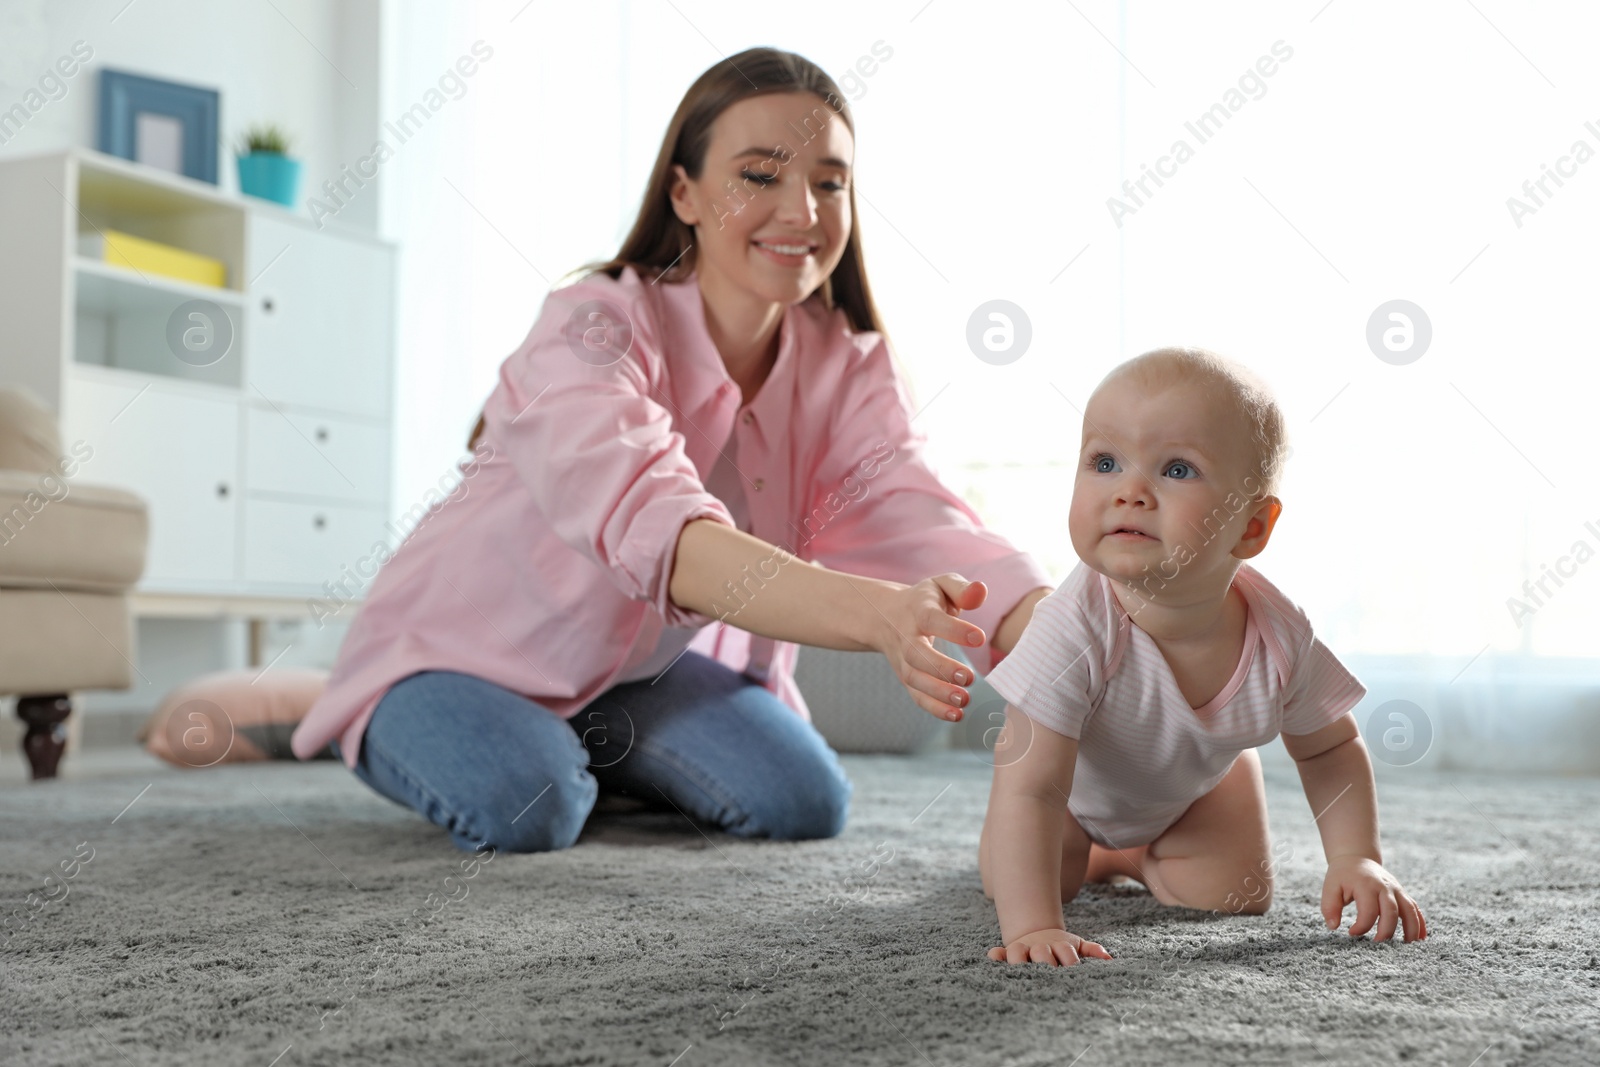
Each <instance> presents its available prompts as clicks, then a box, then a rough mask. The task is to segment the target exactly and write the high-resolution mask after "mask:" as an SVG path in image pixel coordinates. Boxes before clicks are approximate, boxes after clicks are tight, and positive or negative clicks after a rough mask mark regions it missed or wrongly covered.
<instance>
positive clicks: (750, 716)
mask: <svg viewBox="0 0 1600 1067" xmlns="http://www.w3.org/2000/svg"><path fill="white" fill-rule="evenodd" d="M336 744H337V742H336ZM355 773H356V776H357V777H359V778H360V779H361V780H362V781H363V782H365V783H367V785H369V786H371V787H372V788H373V789H374V790H375V791H376V792H378V793H379V794H381V795H383V796H386V797H388V798H389V799H390V800H393V801H395V802H396V803H398V804H402V805H404V806H405V807H408V808H412V809H413V810H415V811H417V812H419V813H420V814H422V815H423V816H425V817H426V818H428V819H429V820H431V821H432V822H434V823H436V824H438V825H439V826H442V827H444V828H445V829H446V830H448V831H449V832H450V838H451V840H452V841H454V842H455V844H456V846H457V847H458V848H461V849H464V850H467V851H471V850H473V849H475V848H478V847H479V846H481V845H484V844H491V845H493V846H494V847H495V848H496V849H498V850H502V851H510V852H544V851H549V850H552V849H558V848H567V847H569V846H570V845H572V844H573V843H574V842H575V841H576V840H577V839H578V833H579V831H581V830H582V829H583V824H584V821H585V820H586V819H587V818H588V816H589V812H590V810H591V809H592V808H593V807H594V803H595V799H596V797H597V796H598V794H599V790H600V789H602V788H604V789H607V790H616V791H618V792H620V793H624V794H628V795H631V796H633V797H635V798H636V799H638V800H641V801H643V802H645V803H646V804H648V805H650V806H652V807H657V808H662V809H665V810H672V809H673V808H676V809H677V810H679V811H681V812H682V813H684V814H685V815H687V816H690V817H692V818H694V819H697V820H700V821H702V822H705V823H709V824H711V825H712V826H714V827H716V828H718V829H721V830H724V831H726V832H727V833H730V834H734V835H736V836H739V837H772V838H784V839H800V838H818V837H832V836H834V835H835V834H838V833H839V832H840V831H841V830H843V829H844V823H845V818H846V815H847V814H848V812H849V807H850V796H851V793H852V792H853V791H854V786H853V785H852V784H851V782H850V780H849V778H847V777H846V776H845V772H844V768H843V766H841V765H840V763H839V757H838V755H837V754H836V753H835V752H834V751H833V749H831V748H829V747H828V743H827V742H826V741H824V740H823V738H822V735H821V734H819V733H817V731H816V728H815V727H813V726H812V725H811V724H810V723H808V722H806V721H805V720H804V719H802V718H801V717H800V716H798V715H796V714H795V713H794V712H793V711H792V710H791V709H790V708H789V707H788V705H786V704H784V703H783V702H782V701H780V700H779V699H778V698H777V697H775V696H773V695H772V693H770V692H768V691H767V690H766V689H765V688H763V687H762V686H760V685H759V684H757V683H756V682H754V681H752V680H751V679H749V678H748V677H746V676H744V675H742V674H740V673H738V672H737V671H734V670H731V669H730V668H728V667H725V666H723V665H722V664H721V663H718V662H716V661H715V660H712V659H709V658H707V657H705V656H702V655H700V654H699V653H696V652H686V653H684V655H683V656H682V658H680V659H679V660H678V662H677V663H675V664H673V666H671V667H670V668H668V670H667V671H666V673H664V674H662V675H661V676H660V677H659V678H658V679H657V680H656V681H655V682H654V683H653V684H652V683H651V682H650V681H648V680H646V681H642V682H627V683H624V684H622V685H617V686H613V687H612V688H611V689H609V690H608V691H606V692H605V693H604V694H602V695H601V696H599V697H598V698H596V699H595V700H594V701H593V702H591V703H590V704H589V705H588V706H586V707H585V708H584V709H583V710H582V711H580V712H579V713H578V714H577V715H575V716H573V717H572V718H571V719H563V718H562V717H561V716H559V715H557V714H555V713H554V712H553V711H551V710H549V709H548V708H546V707H544V706H543V705H541V704H538V703H536V702H534V701H532V700H529V699H528V698H527V697H524V696H521V695H520V694H517V693H513V692H511V691H510V690H508V689H503V688H501V687H500V686H498V685H495V684H494V683H493V682H488V681H485V680H484V679H482V678H478V677H476V676H474V675H470V674H462V673H459V672H456V671H437V670H432V671H422V672H419V673H417V674H412V675H409V676H407V677H405V678H402V679H401V680H400V681H398V682H396V683H395V684H394V685H392V686H390V687H389V690H388V691H387V692H386V693H385V694H384V695H383V697H382V699H380V700H379V701H378V706H377V707H376V708H375V709H374V711H373V714H372V719H371V721H370V722H368V724H367V729H366V732H365V734H364V735H363V737H362V741H361V752H360V754H359V757H358V759H357V762H356V768H355Z"/></svg>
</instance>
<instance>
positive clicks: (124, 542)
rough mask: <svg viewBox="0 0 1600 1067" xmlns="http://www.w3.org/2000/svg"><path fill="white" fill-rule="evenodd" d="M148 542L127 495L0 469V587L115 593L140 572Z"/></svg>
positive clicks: (138, 505)
mask: <svg viewBox="0 0 1600 1067" xmlns="http://www.w3.org/2000/svg"><path fill="white" fill-rule="evenodd" d="M149 540H150V518H149V511H148V508H147V506H146V504H145V502H144V500H143V498H141V497H140V496H138V495H137V494H135V493H130V492H128V491H127V490H125V489H113V488H111V487H109V486H101V485H80V484H77V483H75V482H73V481H71V480H69V479H66V478H62V477H59V476H58V474H56V473H53V472H46V473H39V472H34V471H20V470H0V586H6V587H12V586H28V587H34V588H44V589H49V588H50V586H51V583H52V582H53V583H55V585H57V586H59V587H62V588H69V587H70V588H77V589H87V590H94V591H99V592H120V591H122V590H125V589H127V588H128V587H129V586H131V585H133V584H134V583H135V582H137V581H138V580H139V576H140V575H142V574H143V573H144V565H145V555H146V546H147V545H148V543H149Z"/></svg>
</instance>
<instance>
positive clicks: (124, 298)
mask: <svg viewBox="0 0 1600 1067" xmlns="http://www.w3.org/2000/svg"><path fill="white" fill-rule="evenodd" d="M73 276H74V280H75V282H76V287H77V292H78V296H77V313H76V316H75V329H74V331H73V359H74V361H75V362H78V363H84V364H90V365H94V366H101V367H119V368H122V369H124V370H134V371H140V372H143V373H145V374H155V375H160V376H163V377H166V378H177V379H181V380H184V381H195V382H207V383H210V384H213V385H226V386H232V387H234V388H238V387H240V386H242V385H243V382H244V375H243V371H242V368H243V366H244V360H243V350H244V334H245V328H246V327H245V322H246V316H245V314H244V296H243V294H241V293H237V292H234V291H232V290H229V289H215V288H212V287H210V286H205V285H193V284H191V283H189V282H183V281H179V280H177V279H175V278H163V277H160V276H159V275H153V274H146V275H144V276H142V277H141V276H140V275H139V274H137V273H135V272H134V271H131V270H128V269H126V268H124V267H115V266H111V265H110V264H107V263H101V262H98V261H96V260H92V259H88V258H85V257H82V256H78V257H74V259H73ZM191 300H204V301H207V302H209V303H210V304H212V305H213V306H215V307H216V308H218V309H219V310H220V311H221V312H222V313H223V314H224V316H226V319H227V327H228V329H229V330H230V331H231V333H232V339H231V342H230V343H229V345H228V348H227V351H226V353H225V354H224V355H223V356H222V357H221V358H220V359H218V360H217V361H215V362H213V363H209V364H206V365H204V366H197V365H196V364H195V363H194V362H188V361H185V360H183V359H180V358H178V356H177V355H176V354H175V351H174V349H173V347H172V346H171V345H170V344H169V343H168V326H169V321H170V320H171V318H172V316H173V313H174V312H176V311H177V310H178V308H179V307H180V306H181V305H183V304H185V303H187V302H189V301H191ZM193 326H194V328H197V329H202V328H204V326H205V324H204V323H200V322H195V323H194V324H193ZM220 326H221V324H220V323H218V322H215V321H213V323H212V328H213V329H219V328H220ZM201 358H203V357H202V356H196V357H195V359H196V360H197V361H198V360H199V359H201Z"/></svg>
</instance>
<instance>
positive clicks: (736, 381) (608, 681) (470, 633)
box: [293, 49, 1053, 851]
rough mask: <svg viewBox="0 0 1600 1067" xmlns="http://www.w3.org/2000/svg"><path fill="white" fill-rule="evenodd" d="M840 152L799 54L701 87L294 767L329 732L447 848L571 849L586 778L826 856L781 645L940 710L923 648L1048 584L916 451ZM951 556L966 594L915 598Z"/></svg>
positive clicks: (826, 769)
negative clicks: (847, 656) (872, 672)
mask: <svg viewBox="0 0 1600 1067" xmlns="http://www.w3.org/2000/svg"><path fill="white" fill-rule="evenodd" d="M854 147H855V146H854V133H853V127H852V122H851V117H850V112H849V110H848V107H847V105H846V104H845V102H844V99H843V97H842V96H841V95H840V93H839V90H838V87H837V86H836V85H835V84H834V82H833V80H832V79H831V78H830V77H828V75H827V74H826V73H824V72H823V71H822V70H821V69H820V68H818V67H816V66H815V65H814V64H812V63H810V62H808V61H806V60H805V59H802V58H801V57H799V56H796V55H793V54H790V53H786V52H779V51H775V50H772V49H752V50H751V51H748V52H743V53H740V54H739V55H736V56H733V57H731V58H729V59H727V60H725V61H724V62H722V63H719V64H717V65H716V66H714V67H712V68H711V69H710V70H708V71H707V72H706V73H705V74H703V75H702V76H701V77H700V78H699V79H698V80H697V81H696V82H695V83H694V85H693V86H691V87H690V89H689V91H688V94H687V95H686V96H685V97H684V99H683V101H682V103H681V104H680V105H679V106H678V110H677V112H676V114H675V115H674V116H673V119H672V122H671V124H670V126H669V127H668V129H667V133H666V137H665V139H664V140H663V142H662V146H661V151H660V154H659V155H658V156H657V159H656V164H655V168H654V170H653V171H652V173H651V176H650V183H649V187H648V189H647V190H646V192H645V197H644V204H643V206H642V208H641V210H640V213H639V217H638V220H637V221H636V222H635V223H634V226H633V230H632V232H631V233H630V234H629V235H628V238H627V240H626V241H625V242H624V243H623V246H622V248H621V250H620V251H619V252H618V253H617V256H616V258H614V259H613V260H611V261H610V262H608V263H604V264H599V265H595V266H594V268H593V269H592V270H591V271H590V272H589V273H588V274H587V276H586V277H584V279H583V280H582V281H579V282H578V283H576V284H573V285H571V286H568V287H566V288H562V289H557V290H555V291H553V292H551V293H550V295H549V297H548V298H547V299H546V301H545V304H544V308H543V309H542V311H541V312H540V315H539V319H538V321H537V322H536V323H535V324H534V326H533V329H532V330H531V331H530V332H529V334H528V337H527V339H526V340H525V341H524V342H523V344H522V346H521V347H520V348H519V349H518V350H517V351H516V352H514V353H513V354H512V355H511V356H510V357H509V358H508V359H507V360H506V361H505V363H504V364H502V366H501V368H500V380H499V383H498V385H497V386H496V388H495V390H494V392H493V393H492V394H491V396H490V397H489V400H488V403H487V404H486V406H485V408H484V411H483V415H482V417H481V418H480V419H479V421H478V425H477V427H476V428H475V430H474V431H473V434H472V437H471V439H470V440H469V441H468V447H469V448H471V449H473V450H474V453H475V456H474V459H473V460H471V461H470V462H468V463H466V464H465V465H464V466H463V467H462V468H461V470H462V473H463V475H464V481H463V490H462V492H461V493H460V494H452V498H451V499H450V500H449V501H448V502H446V503H445V504H443V505H441V506H439V507H437V508H436V509H434V510H433V511H432V512H430V514H429V515H428V516H427V517H426V519H425V520H424V521H423V522H422V523H421V524H420V525H419V526H418V527H417V528H416V529H415V530H414V531H413V532H412V533H411V534H410V536H409V537H408V538H407V539H406V541H405V542H404V544H402V545H401V547H400V548H399V550H398V551H397V552H396V553H395V554H394V556H393V558H392V559H391V560H387V561H386V564H387V565H386V566H385V567H384V568H383V570H382V571H381V572H380V573H379V574H378V576H377V578H376V580H375V581H374V582H373V584H372V587H371V589H370V590H369V592H368V594H367V598H366V602H365V603H364V605H363V606H362V608H361V611H360V613H359V615H358V616H357V618H356V619H355V621H354V622H353V623H352V625H351V628H350V631H349V633H348V634H347V636H346V638H345V641H344V644H343V646H342V648H341V649H340V653H339V659H338V662H337V663H336V665H335V667H334V669H333V672H332V676H331V677H330V679H329V684H328V688H327V690H326V692H325V693H324V694H323V695H322V697H321V698H320V699H319V700H318V701H317V703H316V704H315V705H314V706H313V707H312V708H311V710H310V712H309V713H308V715H307V717H306V718H305V720H304V721H303V722H302V723H301V725H300V727H299V728H298V729H297V730H296V731H295V734H294V739H293V747H294V751H295V754H296V755H297V756H299V757H300V758H302V759H305V758H309V757H310V756H312V755H314V754H315V753H316V752H317V751H318V750H319V749H321V748H323V746H324V745H326V744H328V743H329V742H330V741H333V742H334V745H335V748H336V751H338V753H339V755H340V756H341V758H342V759H344V761H345V763H346V764H347V765H349V766H350V767H351V768H352V769H353V770H354V771H355V773H356V774H357V775H358V776H359V777H360V778H361V779H362V780H363V781H364V782H366V783H367V784H368V785H370V786H371V787H372V788H373V789H375V790H376V791H377V792H379V793H381V794H383V795H384V796H387V797H389V798H390V799H392V800H394V801H396V802H398V803H400V804H404V805H406V806H409V807H411V808H414V809H415V810H417V811H418V812H420V813H421V814H423V815H424V816H426V817H427V818H429V819H431V820H432V821H433V822H435V823H437V824H438V825H440V826H443V827H445V828H446V829H447V830H448V831H449V832H450V835H451V838H452V840H453V841H454V842H455V843H456V844H457V845H458V846H459V847H461V848H463V849H468V850H471V849H475V848H480V847H483V846H486V845H493V846H495V847H496V848H499V849H508V850H512V851H542V850H548V849H558V848H565V847H567V846H569V845H571V844H572V843H573V842H574V841H575V840H576V839H577V837H578V833H579V831H580V830H581V829H582V827H583V823H584V820H585V819H586V818H587V816H588V814H589V811H590V810H591V808H592V807H593V805H594V802H595V800H596V797H597V793H598V790H599V789H600V788H601V787H604V788H606V789H608V790H616V791H619V792H626V793H631V794H633V795H635V796H636V797H638V798H639V799H641V800H645V801H647V802H650V803H653V804H654V805H657V806H660V807H663V808H665V807H667V806H668V805H671V806H672V807H674V808H676V809H677V810H679V811H680V812H682V813H684V814H685V815H687V816H690V817H693V818H696V819H700V820H703V821H705V822H709V823H711V824H713V825H715V826H717V827H719V828H721V829H723V830H725V831H726V832H728V833H732V834H737V835H740V836H747V837H761V836H766V837H773V838H788V839H796V838H814V837H828V836H832V835H834V834H837V833H838V832H839V831H840V830H841V829H843V826H844V821H845V815H846V811H847V809H848V806H849V799H850V795H851V791H852V787H851V784H850V782H849V780H848V779H847V778H846V777H845V775H844V772H843V770H842V768H841V766H840V764H839V760H838V757H837V755H836V754H835V753H834V752H833V751H832V750H831V749H830V748H829V747H828V745H827V743H826V742H825V741H824V740H823V739H822V737H821V736H820V735H819V734H818V733H817V732H816V730H815V729H814V728H813V727H812V726H811V724H810V717H809V714H808V712H807V711H806V706H805V702H804V700H803V699H802V697H801V695H800V693H799V691H798V690H797V689H796V687H795V684H794V680H793V675H792V672H793V666H794V661H795V655H796V651H797V649H796V643H800V644H809V645H817V646H820V647H824V648H835V649H845V650H856V651H864V650H874V651H877V652H880V653H882V654H883V655H884V656H885V657H886V658H887V659H888V660H889V662H890V664H891V665H892V666H893V668H894V671H895V675H896V677H898V678H899V679H900V680H901V682H902V683H903V684H904V685H905V687H906V689H907V690H908V691H909V692H910V693H911V696H912V698H913V699H914V700H915V701H916V702H917V704H918V705H919V706H921V707H922V708H923V709H924V710H926V711H928V712H930V713H932V714H935V715H939V716H941V717H943V718H946V719H949V720H952V721H954V720H957V719H959V718H960V717H961V711H960V708H961V707H962V706H964V705H965V704H966V703H967V701H968V694H967V691H966V689H965V688H964V686H965V685H966V684H968V683H970V682H971V680H972V679H971V669H970V668H968V667H967V666H966V665H965V664H962V663H960V662H959V661H957V660H954V659H951V658H950V657H947V656H945V655H943V654H941V653H940V652H938V651H937V650H936V649H935V648H934V647H933V645H932V641H931V639H932V638H935V637H942V638H945V639H948V640H950V641H953V642H955V643H956V644H958V645H964V646H966V649H967V653H968V656H969V657H970V659H971V661H972V664H973V666H974V667H976V668H977V669H978V670H980V671H984V670H987V669H988V667H989V666H990V664H991V663H992V662H993V660H994V658H995V657H996V656H997V655H1004V654H1005V652H1007V651H1009V649H1010V648H1011V647H1012V645H1013V644H1014V643H1015V642H1016V639H1017V637H1018V636H1019V635H1020V633H1021V632H1022V629H1023V627H1024V626H1025V625H1026V623H1027V620H1028V617H1029V616H1030V614H1031V613H1032V610H1033V605H1034V604H1035V603H1037V602H1038V600H1040V599H1041V598H1042V597H1043V596H1044V595H1045V594H1047V593H1048V592H1049V591H1050V589H1051V588H1053V584H1052V583H1051V582H1050V580H1049V577H1048V575H1046V573H1045V572H1044V570H1043V569H1042V568H1041V567H1040V566H1039V564H1038V563H1037V562H1036V561H1034V560H1033V559H1032V558H1031V557H1029V556H1027V555H1026V554H1024V553H1021V552H1018V551H1017V550H1016V549H1015V548H1013V547H1012V546H1011V545H1010V544H1009V543H1007V542H1006V541H1005V540H1004V539H1003V538H1001V537H999V536H997V535H996V534H994V533H992V532H990V531H988V530H986V529H984V528H983V527H982V524H981V523H980V521H979V520H978V518H977V516H976V515H975V514H974V513H973V512H972V510H971V509H970V508H968V507H967V506H966V504H965V503H963V502H962V500H961V499H960V498H959V497H957V496H956V495H955V494H953V493H952V492H950V491H949V490H948V489H947V488H945V487H944V486H943V485H942V484H940V482H939V480H938V479H937V478H936V477H935V475H934V474H933V473H932V472H931V471H930V469H929V468H928V466H927V465H926V463H925V462H924V460H923V458H922V440H923V439H922V437H921V436H920V435H919V434H918V433H917V432H916V431H914V430H913V429H912V426H911V421H910V420H911V417H912V412H911V410H910V405H909V403H908V401H907V395H906V392H905V390H904V388H903V386H902V384H901V382H900V378H899V376H898V374H897V373H896V370H895V367H894V364H893V361H892V359H891V357H890V353H889V348H888V345H887V343H886V341H885V339H884V336H883V328H882V326H881V325H880V323H879V321H878V315H877V310H876V309H875V307H874V306H873V302H872V295H871V291H870V289H869V288H868V286H867V277H866V271H865V268H864V266H863V261H862V255H861V243H860V240H859V238H858V235H857V229H856V213H855V191H854V186H853V184H852V182H851V161H852V158H853V156H854ZM468 479H470V481H468ZM952 567H955V568H960V569H961V570H962V572H963V573H964V574H966V575H969V576H971V578H972V579H973V580H968V579H967V578H964V577H961V576H959V575H957V574H954V573H941V574H939V575H938V576H937V577H934V578H927V579H924V580H922V581H916V579H917V578H918V576H920V575H924V574H928V573H932V572H936V571H942V570H945V569H946V568H952ZM979 579H981V581H980V580H979ZM903 582H911V583H913V584H909V585H907V584H902V583H903ZM962 613H966V615H967V617H966V618H961V617H960V616H961V614H962ZM713 620H715V621H713ZM708 624H709V625H708ZM734 627H737V629H735V628H734ZM989 633H992V634H994V640H993V642H992V644H986V641H987V638H986V636H985V635H986V634H989Z"/></svg>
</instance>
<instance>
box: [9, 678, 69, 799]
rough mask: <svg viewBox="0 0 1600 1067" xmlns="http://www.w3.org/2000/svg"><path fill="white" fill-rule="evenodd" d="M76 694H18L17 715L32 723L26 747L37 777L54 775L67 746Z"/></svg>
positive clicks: (30, 764)
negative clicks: (26, 695) (68, 722)
mask: <svg viewBox="0 0 1600 1067" xmlns="http://www.w3.org/2000/svg"><path fill="white" fill-rule="evenodd" d="M71 714H72V698H71V697H70V696H68V695H67V694H66V693H54V694H51V695H49V696H28V697H18V698H17V718H19V719H21V720H22V721H23V722H24V723H26V724H27V726H28V732H27V733H25V734H23V736H22V751H23V753H24V754H25V755H26V756H27V757H28V765H29V766H30V767H31V768H32V769H33V780H34V781H39V780H40V779H41V778H54V777H55V776H56V767H57V766H58V765H59V764H60V762H61V754H62V753H63V752H65V751H66V749H67V727H66V722H67V716H69V715H71Z"/></svg>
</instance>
